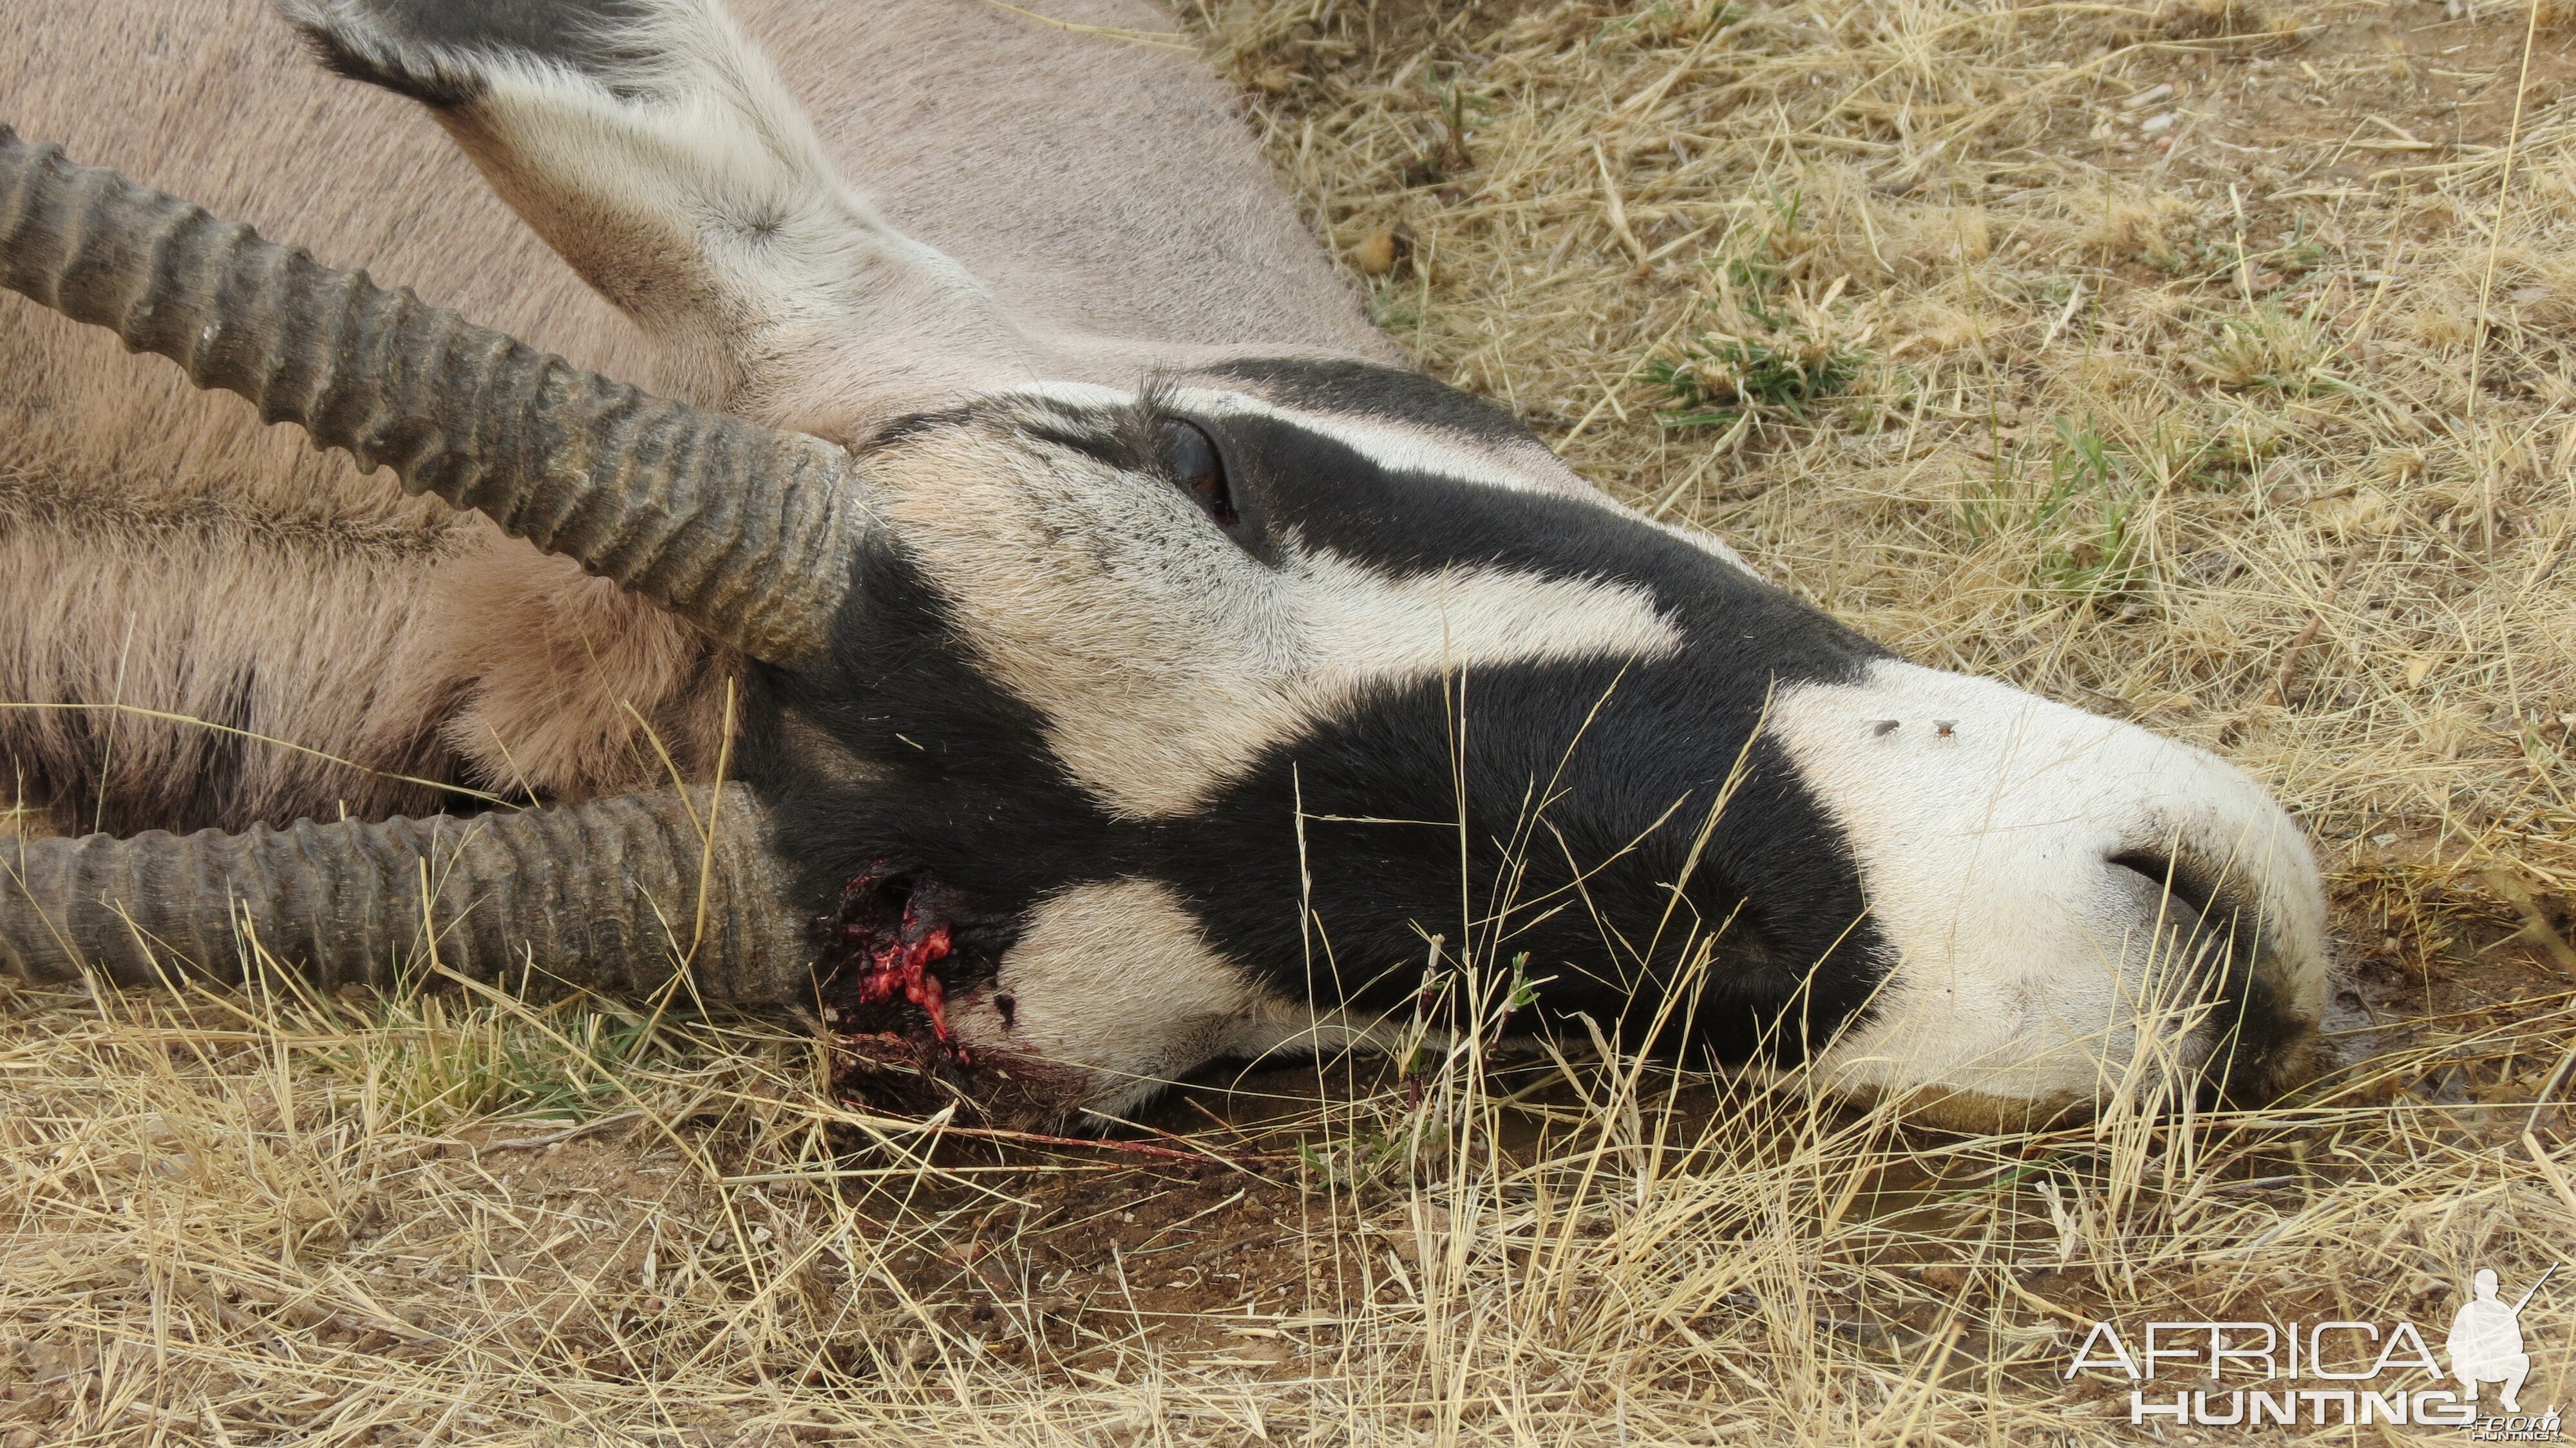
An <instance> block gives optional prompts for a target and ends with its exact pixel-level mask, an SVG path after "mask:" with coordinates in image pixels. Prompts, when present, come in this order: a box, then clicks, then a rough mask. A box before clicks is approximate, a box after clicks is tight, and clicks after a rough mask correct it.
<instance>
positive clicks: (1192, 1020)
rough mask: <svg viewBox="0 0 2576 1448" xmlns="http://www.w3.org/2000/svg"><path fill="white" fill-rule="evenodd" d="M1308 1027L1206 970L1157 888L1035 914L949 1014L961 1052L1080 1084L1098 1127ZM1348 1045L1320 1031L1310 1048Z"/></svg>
mask: <svg viewBox="0 0 2576 1448" xmlns="http://www.w3.org/2000/svg"><path fill="white" fill-rule="evenodd" d="M1005 998H1007V999H1008V1000H1009V1001H1010V1009H1009V1011H1008V1013H1007V1014H1006V1013H1005V1012H1004V1011H1003V1009H1002V1007H1001V1004H1000V1002H1001V1001H1002V1000H1003V999H1005ZM1311 1017H1312V1012H1311V1011H1310V1010H1309V1008H1308V1007H1307V1006H1306V1005H1305V1004H1304V1003H1303V1002H1301V1001H1290V1000H1287V999H1284V998H1282V997H1280V996H1279V995H1277V994H1276V993H1274V992H1272V991H1270V990H1268V989H1267V988H1265V987H1264V986H1263V985H1262V984H1261V983H1260V982H1259V981H1258V980H1257V979H1256V978H1255V977H1254V976H1253V974H1252V973H1251V972H1250V971H1248V970H1245V969H1244V968H1243V967H1241V966H1239V965H1236V964H1235V963H1233V962H1232V961H1229V960H1226V959H1225V958H1223V957H1221V956H1219V955H1218V954H1217V953H1216V952H1215V951H1214V950H1213V949H1211V948H1210V947H1209V946H1208V945H1207V943H1206V941H1205V939H1204V938H1203V937H1202V936H1201V935H1200V933H1199V927H1198V922H1197V921H1196V920H1195V919H1193V918H1192V917H1191V915H1190V913H1189V911H1188V910H1187V909H1186V908H1185V907H1184V906H1183V905H1182V904H1181V902H1180V901H1179V900H1178V899H1177V898H1175V897H1174V896H1173V894H1172V892H1171V889H1170V887H1168V886H1166V885H1163V884H1161V883H1159V882H1156V881H1152V880H1143V879H1126V880H1115V881H1110V882H1107V883H1103V884H1092V885H1077V886H1074V887H1073V888H1071V889H1068V890H1064V891H1061V892H1059V893H1057V894H1055V895H1051V896H1049V897H1047V898H1046V899H1044V900H1041V901H1039V902H1038V904H1037V906H1036V908H1035V909H1033V910H1032V911H1031V912H1030V914H1029V918H1028V922H1027V925H1026V927H1025V929H1024V930H1023V931H1022V932H1021V935H1020V939H1019V943H1017V944H1016V945H1013V946H1012V947H1011V948H1010V950H1009V951H1008V952H1006V953H1005V954H1004V955H1003V957H1002V962H1001V967H1000V970H999V971H998V973H997V974H996V975H995V977H994V979H993V981H992V983H991V984H989V985H985V986H978V987H976V988H975V989H973V990H971V991H967V992H964V993H962V994H960V995H958V996H957V997H955V998H954V999H952V1000H951V1001H950V1002H949V1020H950V1022H951V1023H952V1024H953V1025H954V1027H955V1028H956V1030H957V1033H958V1037H959V1039H960V1040H962V1041H964V1042H965V1043H966V1044H967V1045H968V1046H969V1047H971V1048H973V1049H975V1050H977V1051H979V1052H989V1053H1008V1054H1012V1055H1020V1056H1027V1057H1035V1058H1037V1059H1038V1060H1040V1061H1043V1062H1045V1063H1047V1064H1048V1065H1050V1066H1057V1067H1065V1068H1071V1069H1072V1070H1074V1071H1078V1072H1082V1073H1085V1074H1087V1075H1088V1077H1089V1084H1088V1089H1087V1090H1086V1091H1085V1092H1084V1094H1083V1098H1082V1100H1081V1102H1080V1103H1079V1104H1081V1105H1083V1106H1086V1107H1089V1108H1091V1109H1092V1110H1095V1111H1101V1112H1106V1113H1108V1114H1111V1115H1116V1114H1118V1113H1120V1112H1122V1111H1125V1110H1126V1109H1128V1108H1129V1107H1132V1106H1134V1105H1136V1104H1137V1103H1139V1102H1142V1101H1145V1100H1147V1099H1149V1098H1151V1097H1152V1096H1153V1095H1154V1094H1155V1093H1157V1092H1159V1091H1161V1090H1162V1089H1163V1088H1164V1087H1166V1086H1168V1085H1170V1084H1171V1083H1172V1082H1173V1081H1175V1080H1178V1079H1179V1078H1180V1077H1181V1076H1182V1075H1183V1074H1185V1073H1187V1072H1189V1071H1191V1070H1194V1069H1196V1068H1197V1067H1199V1066H1202V1065H1205V1064H1206V1063H1207V1062H1209V1061H1213V1060H1216V1059H1218V1058H1219V1057H1223V1056H1257V1055H1260V1054H1262V1053H1264V1052H1266V1051H1268V1050H1271V1049H1273V1048H1275V1047H1277V1046H1281V1045H1285V1044H1289V1043H1292V1042H1297V1041H1302V1040H1305V1039H1307V1038H1308V1037H1309V1036H1310V1035H1312V1034H1314V1033H1315V1031H1316V1027H1315V1026H1314V1024H1313V1022H1312V1020H1311ZM1360 1033H1361V1032H1360V1031H1355V1030H1347V1029H1343V1028H1340V1027H1338V1026H1334V1025H1331V1024H1329V1023H1328V1024H1327V1025H1326V1026H1325V1027H1324V1028H1323V1035H1322V1038H1321V1039H1322V1043H1323V1044H1326V1045H1341V1044H1345V1043H1347V1042H1348V1041H1349V1040H1351V1039H1354V1038H1355V1037H1356V1036H1357V1035H1359V1034H1360Z"/></svg>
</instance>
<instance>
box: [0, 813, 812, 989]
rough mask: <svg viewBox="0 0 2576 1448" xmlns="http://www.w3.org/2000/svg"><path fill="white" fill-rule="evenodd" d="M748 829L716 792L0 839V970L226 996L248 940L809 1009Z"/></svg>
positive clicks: (283, 955)
mask: <svg viewBox="0 0 2576 1448" xmlns="http://www.w3.org/2000/svg"><path fill="white" fill-rule="evenodd" d="M710 807H712V809H713V811H714V818H713V827H712V830H710V829H709V828H708V825H707V819H708V812H709V809H710ZM767 835H768V825H767V818H766V814H765V812H764V811H763V810H762V808H761V806H760V804H759V801H758V800H757V799H755V798H754V797H753V795H752V793H751V791H750V790H749V789H747V788H745V787H743V786H741V785H727V786H725V787H723V788H722V789H720V790H719V789H698V790H692V791H690V792H689V793H688V794H687V795H686V796H683V795H682V794H681V793H680V792H678V791H676V790H660V791H655V792H651V793H644V794H632V795H620V796H615V797H612V798H606V799H596V800H590V801H587V802H585V803H581V804H574V805H562V806H557V807H554V808H548V809H532V810H527V811H524V812H521V813H515V814H513V813H505V812H499V811H496V812H493V813H490V814H481V815H474V816H470V817H463V818H457V817H449V816H436V817H432V818H429V819H417V820H415V819H390V820H385V821H383V822H381V823H371V822H361V821H342V822H339V823H336V824H316V823H314V822H312V821H310V820H302V821H298V822H297V823H295V824H293V825H291V826H289V827H287V828H285V829H282V830H276V829H269V828H267V827H266V826H254V827H253V828H252V829H251V830H249V831H248V832H247V833H244V834H238V835H232V834H224V833H222V832H220V831H216V830H206V831H203V832H200V833H198V834H193V835H185V836H182V835H173V834H169V833H166V832H164V831H160V830H153V831H150V832H147V833H144V834H140V835H134V836H130V837H127V838H124V839H119V838H116V837H115V836H112V835H90V836H88V837H86V838H82V839H31V840H10V841H0V966H5V967H8V968H10V969H12V970H14V971H16V972H17V973H19V974H20V975H22V976H23V977H26V978H30V979H34V980H39V981H45V980H63V979H68V978H71V977H73V976H75V975H77V974H78V973H79V972H80V971H82V970H83V969H91V970H97V971H100V972H103V973H104V974H106V975H107V976H108V977H109V978H111V979H113V980H115V981H117V982H118V983H120V984H125V985H149V984H154V983H157V982H160V981H163V980H170V979H177V978H181V977H189V976H199V977H212V978H215V979H218V980H225V981H234V982H237V981H239V980H240V979H241V978H242V976H243V973H244V961H245V958H246V957H247V956H248V955H249V950H248V946H249V945H250V944H251V943H252V942H254V941H255V942H256V943H257V946H258V948H259V949H260V950H261V951H262V952H265V953H266V954H267V955H268V956H269V958H271V959H273V960H275V961H276V962H278V963H279V964H281V965H284V966H287V967H290V968H294V969H297V970H299V971H300V972H301V973H302V974H303V975H304V976H305V978H307V979H309V980H311V981H312V982H313V983H314V984H316V985H318V986H321V987H323V988H325V989H328V988H331V987H334V986H338V985H342V984H347V983H358V984H363V985H368V986H374V987H378V988H388V987H392V986H395V985H397V984H400V983H402V982H405V981H417V980H421V979H423V978H424V977H425V976H427V975H428V974H429V973H430V972H431V970H432V968H433V967H439V968H444V969H446V970H450V971H454V972H456V973H457V974H460V975H464V976H468V977H471V978H474V979H477V980H485V981H491V982H494V983H496V984H501V985H506V986H508V987H511V988H514V989H515V988H517V987H519V986H520V985H522V984H523V983H524V980H523V978H524V977H525V976H526V975H528V974H531V973H533V974H534V975H535V976H536V977H537V978H538V979H539V980H540V981H543V980H546V979H553V980H556V981H559V982H562V983H564V984H567V985H572V986H579V987H583V988H586V989H591V990H597V991H601V992H604V993H610V994H619V995H630V996H634V995H648V994H650V993H652V992H654V991H655V990H657V989H659V988H660V987H662V986H663V985H665V984H668V983H669V982H670V980H671V977H672V975H673V973H674V972H675V971H676V970H677V969H678V968H679V966H680V963H681V962H682V961H683V960H684V959H685V960H686V961H687V963H688V966H689V973H690V977H691V980H692V982H693V984H694V985H695V987H696V989H697V992H698V994H699V995H701V996H703V997H704V998H706V999H709V1000H719V1001H730V1002H734V1003H737V1004H773V1005H774V1004H784V1003H788V1002H793V1001H799V1000H803V999H805V998H806V997H807V996H808V995H810V994H811V990H812V986H811V984H810V981H809V980H808V973H807V969H806V966H805V964H804V962H806V961H807V960H808V959H809V958H810V955H811V952H810V950H809V948H808V947H807V945H806V940H805V934H804V931H803V929H802V928H801V926H800V924H799V917H798V915H797V912H796V910H795V908H794V907H793V906H792V905H790V904H789V903H788V899H787V887H788V880H787V872H786V870H785V869H784V868H783V867H782V866H781V865H780V863H779V861H778V858H777V856H776V855H775V853H773V851H772V850H771V849H770V847H769V843H768V839H767ZM531 962H533V972H532V971H531Z"/></svg>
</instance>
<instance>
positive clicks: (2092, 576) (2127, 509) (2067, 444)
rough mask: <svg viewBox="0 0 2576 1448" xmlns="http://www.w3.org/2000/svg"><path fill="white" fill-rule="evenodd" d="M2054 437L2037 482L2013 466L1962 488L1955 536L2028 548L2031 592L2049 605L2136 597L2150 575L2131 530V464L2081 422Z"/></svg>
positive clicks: (2065, 422)
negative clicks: (2023, 542)
mask: <svg viewBox="0 0 2576 1448" xmlns="http://www.w3.org/2000/svg"><path fill="white" fill-rule="evenodd" d="M2056 435H2057V440H2056V446H2054V447H2053V448H2051V449H2050V451H2049V456H2048V469H2047V472H2046V474H2045V475H2044V476H2034V475H2033V474H2032V473H2031V471H2030V470H2029V469H2028V468H2027V467H2026V465H2025V464H2024V463H2023V462H2022V461H2021V460H2018V459H2016V460H2015V461H2014V462H2013V463H2012V464H2010V465H2009V466H2007V467H2004V468H2002V469H1999V470H1998V472H1997V473H1996V474H1995V476H1994V477H1993V478H1992V479H1991V480H1989V481H1986V482H1983V483H1972V484H1971V485H1970V487H1969V490H1968V495H1967V497H1966V498H1965V499H1963V500H1962V502H1961V503H1960V509H1959V525H1960V529H1961V531H1963V532H1965V533H1966V534H1967V535H1968V538H1969V540H1970V541H1971V542H1972V543H1978V544H1982V543H1986V542H1990V541H1993V540H1994V539H1996V538H1998V537H2001V536H2004V535H2006V534H2012V535H2017V536H2019V537H2022V538H2025V539H2027V540H2029V541H2030V542H2031V543H2034V544H2036V545H2037V548H2036V553H2035V556H2034V557H2033V559H2032V562H2031V585H2032V586H2033V587H2034V588H2036V589H2039V590H2040V591H2042V592H2043V593H2045V594H2047V595H2049V596H2050V597H2052V598H2057V599H2062V600H2066V601H2069V602H2077V603H2096V604H2098V603H2103V602H2108V601H2111V600H2115V599H2121V598H2127V597H2132V596H2135V595H2137V594H2139V593H2141V592H2143V591H2144V590H2145V589H2146V587H2147V586H2148V585H2149V583H2151V582H2152V576H2151V574H2150V571H2149V570H2148V568H2147V567H2146V563H2145V557H2144V549H2143V548H2142V547H2141V546H2140V544H2141V540H2140V538H2139V536H2138V532H2137V529H2136V516H2135V515H2136V507H2137V495H2138V492H2139V488H2140V483H2139V480H2138V479H2137V477H2136V476H2135V474H2136V472H2137V470H2138V469H2137V460H2136V459H2134V458H2132V457H2130V456H2129V455H2128V454H2127V453H2126V452H2124V451H2123V450H2121V449H2120V448H2118V447H2116V446H2114V445H2113V444H2112V443H2110V442H2109V441H2107V440H2105V439H2104V438H2103V436H2102V434H2101V432H2100V430H2099V429H2098V428H2096V427H2095V426H2093V424H2092V423H2090V422H2089V421H2088V422H2086V423H2083V424H2081V425H2079V424H2077V423H2076V422H2075V420H2074V419H2072V418H2063V417H2061V418H2059V419H2058V420H2057V425H2056ZM2032 482H2036V483H2037V486H2036V487H2032V486H2030V484H2031V483H2032Z"/></svg>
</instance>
